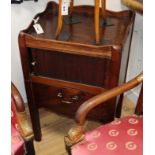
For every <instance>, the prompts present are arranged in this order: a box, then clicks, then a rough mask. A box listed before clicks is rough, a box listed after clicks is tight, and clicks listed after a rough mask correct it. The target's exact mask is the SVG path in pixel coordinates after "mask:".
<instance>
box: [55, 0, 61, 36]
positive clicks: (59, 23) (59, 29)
mask: <svg viewBox="0 0 155 155" xmlns="http://www.w3.org/2000/svg"><path fill="white" fill-rule="evenodd" d="M61 8H62V0H59V13H58V24H57V29H56V34H55V38H56V39H58V38H59V35H60V33H61V30H62V26H63V16H62V14H61Z"/></svg>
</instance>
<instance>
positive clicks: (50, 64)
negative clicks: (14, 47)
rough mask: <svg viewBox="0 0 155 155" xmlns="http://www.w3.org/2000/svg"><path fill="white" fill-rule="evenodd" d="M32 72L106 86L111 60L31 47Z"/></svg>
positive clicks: (107, 84)
mask: <svg viewBox="0 0 155 155" xmlns="http://www.w3.org/2000/svg"><path fill="white" fill-rule="evenodd" d="M31 56H32V62H31V64H32V65H33V67H32V70H31V71H32V72H33V73H34V74H35V75H39V76H45V77H49V78H55V79H61V80H66V81H72V82H78V83H83V84H89V85H93V86H99V87H104V88H108V86H109V80H110V78H109V77H110V74H111V60H110V59H107V58H95V57H90V56H82V55H75V54H68V53H63V52H58V51H49V50H39V49H31Z"/></svg>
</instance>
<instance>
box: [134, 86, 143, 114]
mask: <svg viewBox="0 0 155 155" xmlns="http://www.w3.org/2000/svg"><path fill="white" fill-rule="evenodd" d="M135 114H137V115H142V114H143V85H142V87H141V90H140V94H139V98H138V101H137V106H136V109H135Z"/></svg>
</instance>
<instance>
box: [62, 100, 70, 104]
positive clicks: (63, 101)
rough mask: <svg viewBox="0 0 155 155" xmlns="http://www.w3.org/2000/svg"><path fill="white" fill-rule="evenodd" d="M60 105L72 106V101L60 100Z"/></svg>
mask: <svg viewBox="0 0 155 155" xmlns="http://www.w3.org/2000/svg"><path fill="white" fill-rule="evenodd" d="M61 102H62V103H65V104H72V103H73V101H65V100H61Z"/></svg>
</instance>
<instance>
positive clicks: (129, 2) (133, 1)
mask: <svg viewBox="0 0 155 155" xmlns="http://www.w3.org/2000/svg"><path fill="white" fill-rule="evenodd" d="M122 3H123V4H124V5H126V6H127V7H129V8H130V9H133V10H135V11H137V12H138V13H140V14H143V2H142V0H122Z"/></svg>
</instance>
